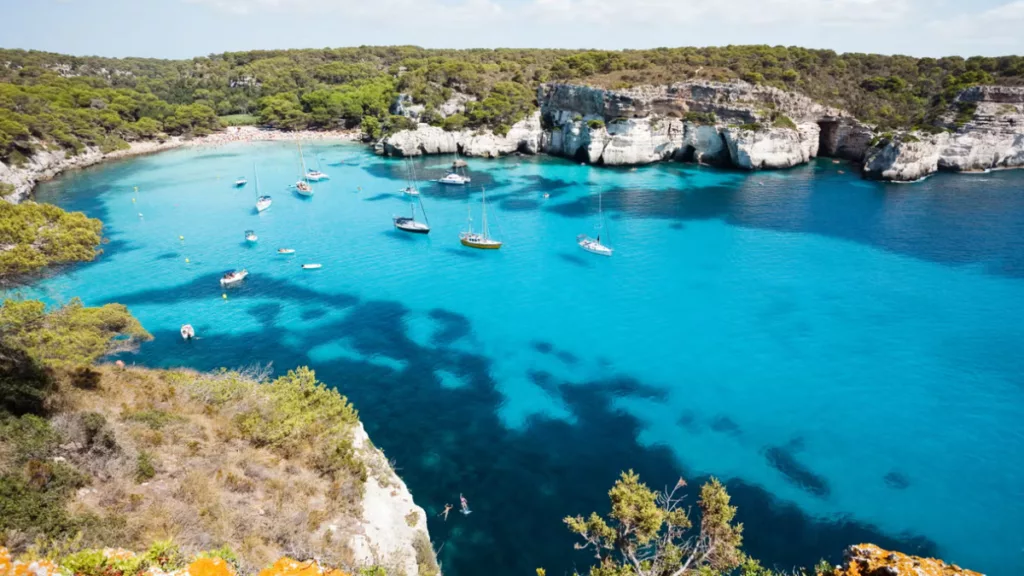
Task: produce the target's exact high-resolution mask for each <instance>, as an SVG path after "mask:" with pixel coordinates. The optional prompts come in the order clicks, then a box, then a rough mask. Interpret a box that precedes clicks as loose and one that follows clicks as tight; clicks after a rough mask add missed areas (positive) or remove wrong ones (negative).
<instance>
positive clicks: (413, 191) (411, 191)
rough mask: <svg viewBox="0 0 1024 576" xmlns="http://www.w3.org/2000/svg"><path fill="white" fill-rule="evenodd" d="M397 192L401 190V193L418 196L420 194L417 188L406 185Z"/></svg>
mask: <svg viewBox="0 0 1024 576" xmlns="http://www.w3.org/2000/svg"><path fill="white" fill-rule="evenodd" d="M399 192H401V193H402V194H408V195H409V196H419V195H420V191H419V190H417V189H416V187H415V186H406V187H405V188H402V189H401V190H399Z"/></svg>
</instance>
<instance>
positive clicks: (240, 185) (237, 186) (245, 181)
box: [235, 176, 249, 188]
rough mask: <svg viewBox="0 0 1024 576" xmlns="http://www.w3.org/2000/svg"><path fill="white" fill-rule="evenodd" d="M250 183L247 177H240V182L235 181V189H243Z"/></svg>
mask: <svg viewBox="0 0 1024 576" xmlns="http://www.w3.org/2000/svg"><path fill="white" fill-rule="evenodd" d="M248 183H249V181H248V180H246V179H245V176H239V177H238V180H235V187H236V188H241V187H242V186H245V185H246V184H248Z"/></svg>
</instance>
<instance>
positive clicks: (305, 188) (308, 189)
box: [295, 180, 313, 196]
mask: <svg viewBox="0 0 1024 576" xmlns="http://www.w3.org/2000/svg"><path fill="white" fill-rule="evenodd" d="M295 191H296V192H298V193H299V194H301V195H303V196H312V195H313V187H312V186H310V185H309V183H308V182H306V181H305V180H299V181H298V182H296V183H295Z"/></svg>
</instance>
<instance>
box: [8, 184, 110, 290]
mask: <svg viewBox="0 0 1024 576" xmlns="http://www.w3.org/2000/svg"><path fill="white" fill-rule="evenodd" d="M0 192H3V190H0ZM102 231H103V224H102V223H101V222H100V221H99V220H97V219H95V218H88V217H86V216H85V215H84V214H82V213H81V212H66V211H64V210H61V209H60V208H58V207H56V206H52V205H49V204H36V203H31V202H26V203H23V204H18V205H14V204H8V203H6V202H3V201H0V285H3V284H10V283H12V282H15V281H16V280H17V279H19V278H24V277H26V276H28V275H30V274H32V273H35V272H38V271H39V270H41V269H43V268H44V267H46V266H52V265H58V264H66V263H70V262H87V261H90V260H92V259H93V258H95V257H96V255H97V254H98V253H99V252H98V250H97V246H99V245H100V243H101V241H102V236H101V234H102Z"/></svg>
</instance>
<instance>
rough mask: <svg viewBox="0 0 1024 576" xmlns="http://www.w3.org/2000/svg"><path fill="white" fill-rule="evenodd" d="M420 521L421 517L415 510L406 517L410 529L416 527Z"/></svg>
mask: <svg viewBox="0 0 1024 576" xmlns="http://www.w3.org/2000/svg"><path fill="white" fill-rule="evenodd" d="M419 521H420V515H419V513H418V512H416V511H415V510H413V511H412V512H409V513H408V514H406V515H405V524H406V525H407V526H408V527H409V528H413V527H415V526H416V523H417V522H419Z"/></svg>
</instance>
